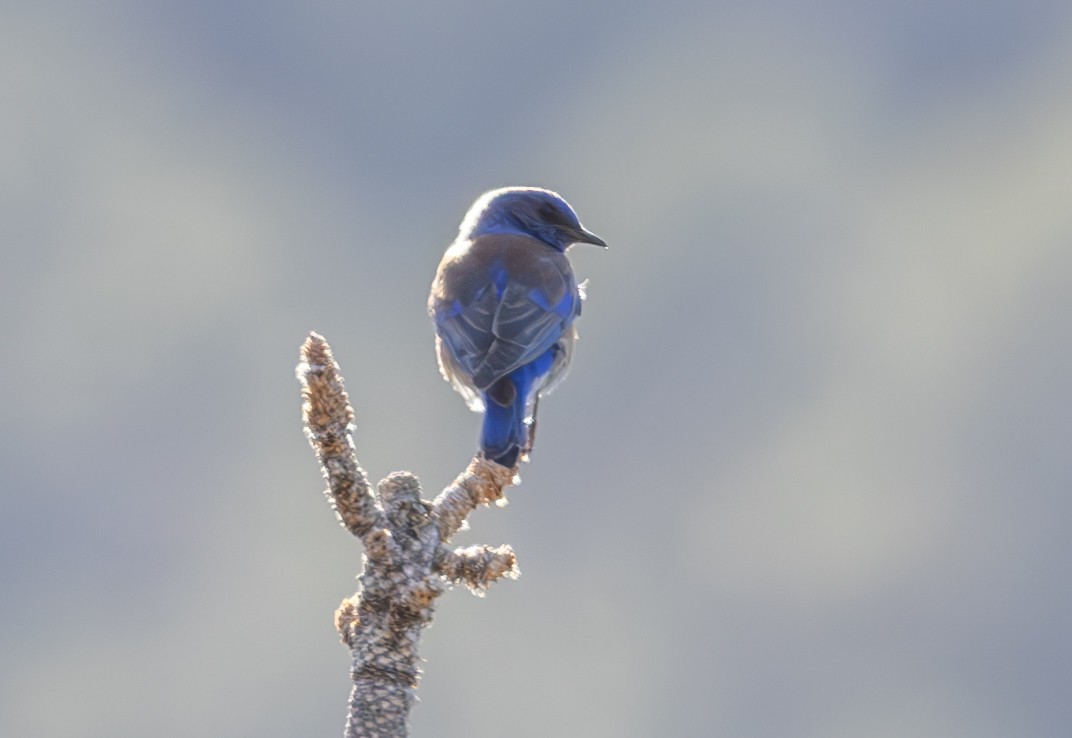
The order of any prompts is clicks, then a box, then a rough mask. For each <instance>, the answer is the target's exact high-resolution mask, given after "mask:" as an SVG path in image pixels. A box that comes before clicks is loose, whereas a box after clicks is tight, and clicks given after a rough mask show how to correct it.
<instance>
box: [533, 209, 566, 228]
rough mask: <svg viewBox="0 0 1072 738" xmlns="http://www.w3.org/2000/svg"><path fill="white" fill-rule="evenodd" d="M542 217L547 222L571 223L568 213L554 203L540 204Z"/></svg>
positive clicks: (562, 224)
mask: <svg viewBox="0 0 1072 738" xmlns="http://www.w3.org/2000/svg"><path fill="white" fill-rule="evenodd" d="M539 212H540V219H541V220H542V221H543V222H545V223H550V224H552V225H561V226H568V225H570V222H569V219H568V218H567V217H566V214H565V213H563V212H562V211H561V210H559V209H558V208H556V207H555V206H554V205H551V204H546V205H541V206H540V211H539Z"/></svg>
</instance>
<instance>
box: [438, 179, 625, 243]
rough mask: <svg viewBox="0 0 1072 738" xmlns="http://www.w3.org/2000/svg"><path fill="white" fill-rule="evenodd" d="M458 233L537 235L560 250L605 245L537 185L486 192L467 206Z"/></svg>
mask: <svg viewBox="0 0 1072 738" xmlns="http://www.w3.org/2000/svg"><path fill="white" fill-rule="evenodd" d="M459 232H460V235H461V236H462V237H463V238H469V239H472V238H476V237H477V236H481V235H484V234H486V233H518V234H522V235H525V236H532V237H533V238H538V239H539V240H541V241H543V242H544V243H546V244H547V245H548V246H550V247H552V248H555V249H558V250H559V251H565V250H566V249H567V248H569V246H570V245H571V244H575V243H591V244H595V245H596V246H603V247H606V245H607V244H606V243H605V242H604V241H603V239H602V238H600V237H599V236H597V235H596V234H594V233H592V232H591V231H589V230H587V229H585V227H584V226H582V225H581V221H580V220H579V219H578V218H577V213H575V212H573V208H571V207H570V205H569V203H568V202H566V201H565V200H563V199H562V197H561V196H560V195H558V193H555V192H552V191H551V190H545V189H541V188H539V187H503V188H502V189H498V190H491V191H490V192H485V193H484V194H483V195H481V196H480V197H479V198H477V201H476V202H475V203H473V206H472V207H471V208H469V212H468V213H466V215H465V219H464V220H462V225H461V228H460V229H459Z"/></svg>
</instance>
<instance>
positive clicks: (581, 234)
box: [575, 227, 607, 248]
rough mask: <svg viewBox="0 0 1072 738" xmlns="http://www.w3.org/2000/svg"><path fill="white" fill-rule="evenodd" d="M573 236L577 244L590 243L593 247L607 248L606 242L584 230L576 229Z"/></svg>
mask: <svg viewBox="0 0 1072 738" xmlns="http://www.w3.org/2000/svg"><path fill="white" fill-rule="evenodd" d="M575 236H576V238H577V243H590V244H592V245H594V246H602V247H603V248H607V242H606V241H604V240H603V239H602V238H600V237H599V236H597V235H596V234H594V233H592V232H591V231H587V230H585V229H584V228H583V227H581V228H578V229H577V232H576V234H575Z"/></svg>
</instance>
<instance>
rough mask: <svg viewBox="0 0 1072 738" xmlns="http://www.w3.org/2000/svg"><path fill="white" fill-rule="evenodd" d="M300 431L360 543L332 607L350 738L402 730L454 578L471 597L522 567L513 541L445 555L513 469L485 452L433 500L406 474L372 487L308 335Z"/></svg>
mask: <svg viewBox="0 0 1072 738" xmlns="http://www.w3.org/2000/svg"><path fill="white" fill-rule="evenodd" d="M298 380H299V381H300V382H301V385H302V398H303V400H304V402H303V405H302V417H303V419H304V421H305V433H306V437H307V438H308V439H309V443H310V445H312V447H313V450H314V451H315V452H316V456H317V459H319V461H320V466H321V471H322V472H323V475H324V479H325V480H327V483H328V489H327V491H326V492H325V494H326V496H327V497H328V500H329V501H330V502H331V506H332V509H334V510H335V514H336V515H337V516H338V518H339V521H340V522H341V523H342V525H343V527H345V528H346V529H347V530H348V531H350V532H351V533H352V534H354V535H355V536H357V537H359V538H360V539H361V542H362V543H363V544H364V546H365V568H364V571H362V573H361V576H360V578H359V587H360V588H359V590H358V592H357V593H355V594H354V595H352V596H350V597H347V598H346V599H345V600H343V601H342V603H341V604H340V605H339V608H338V610H337V611H336V612H335V627H336V628H337V629H338V631H339V635H340V636H341V637H342V640H343V642H344V643H345V644H346V645H347V646H349V648H350V652H351V655H352V667H351V677H352V679H353V682H354V687H353V690H352V691H351V693H350V702H349V716H348V718H347V721H346V732H345V735H346V736H347V738H366V737H372V736H405V735H407V734H408V729H407V719H408V716H409V709H410V707H411V706H412V704H413V700H414V694H415V690H416V688H417V681H418V678H419V676H420V669H419V668H418V664H419V663H420V657H419V655H418V649H417V647H418V645H419V643H420V634H421V631H422V629H423V628H424V627H425V626H427V625H428V624H430V623H431V621H432V616H433V614H434V611H435V601H436V598H438V597H439V595H440V594H442V593H443V592H444V591H445V590H446V589H447V588H448V587H449V586H450V585H451V584H453V583H461V584H465V585H466V586H467V587H469V589H470V590H471V591H473V592H474V593H475V594H479V595H483V593H484V590H486V589H487V587H488V586H489V585H490V584H491V583H492V582H494V581H496V580H498V579H501V578H517V576H518V574H519V572H518V569H517V561H516V559H515V556H514V552H513V550H512V549H511V548H510V547H509V546H499V547H497V548H492V547H490V546H470V547H469V548H459V549H456V550H454V551H451V550H450V549H449V548H447V547H446V545H444V544H446V543H447V542H448V541H449V540H450V538H451V537H452V536H453V535H454V534H455V533H457V532H458V531H459V530H460V529H462V528H463V527H464V526H465V524H466V523H465V520H466V517H467V516H468V515H469V513H471V512H472V511H473V510H474V509H475V508H476V507H477V506H478V505H486V504H489V503H491V502H496V503H498V504H500V505H502V504H504V503H505V500H506V498H505V496H504V490H505V489H506V487H508V486H509V485H511V484H514V483H516V480H517V477H516V474H517V469H506V468H505V467H502V466H500V465H498V464H496V463H494V462H492V461H488V460H487V459H484V458H483V457H481V456H477V457H476V458H474V459H473V460H472V461H471V462H470V463H469V465H468V467H467V468H466V470H465V471H464V472H462V473H461V474H460V475H458V478H457V479H455V480H454V482H453V483H452V484H451V485H450V486H449V487H447V488H446V489H445V490H444V491H443V493H442V494H440V495H439V497H437V498H436V500H435V502H428V501H427V500H423V499H421V485H420V482H419V480H418V479H417V477H415V476H414V475H413V474H410V473H409V472H394V473H392V474H390V475H388V476H387V477H386V478H385V479H383V480H382V481H381V482H380V483H379V484H378V485H377V487H376V492H375V493H373V491H372V489H371V487H370V485H369V483H368V477H367V476H366V475H365V472H364V471H363V470H362V469H361V467H360V465H359V464H358V461H357V455H356V452H355V449H354V443H353V437H352V431H353V427H354V426H353V422H354V411H353V408H351V407H350V401H349V398H348V397H347V394H346V390H345V388H344V386H343V380H342V376H341V374H340V372H339V367H338V364H336V363H335V359H334V358H333V357H332V355H331V347H330V346H328V344H327V341H325V340H324V339H323V337H321V336H319V335H317V334H316V333H311V334H309V337H308V338H307V339H306V341H305V343H304V344H303V345H302V347H301V363H300V364H299V365H298Z"/></svg>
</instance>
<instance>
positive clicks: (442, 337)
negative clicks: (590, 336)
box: [428, 187, 607, 468]
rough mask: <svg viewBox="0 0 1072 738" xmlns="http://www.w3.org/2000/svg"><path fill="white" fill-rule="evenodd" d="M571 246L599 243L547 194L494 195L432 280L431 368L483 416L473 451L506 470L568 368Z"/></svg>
mask: <svg viewBox="0 0 1072 738" xmlns="http://www.w3.org/2000/svg"><path fill="white" fill-rule="evenodd" d="M574 243H591V244H595V245H597V246H604V247H605V246H606V245H607V244H606V243H604V242H603V239H601V238H600V237H599V236H597V235H595V234H594V233H592V232H590V231H588V230H585V228H584V226H582V225H581V222H580V221H579V220H578V219H577V214H576V213H575V212H573V208H571V207H570V206H569V203H567V202H566V201H565V200H563V199H562V198H561V197H560V196H559V195H558V194H556V193H554V192H551V191H550V190H544V189H540V188H537V187H505V188H503V189H498V190H492V191H490V192H486V193H484V194H483V195H481V196H480V197H479V198H478V199H477V201H476V202H475V203H473V206H472V207H471V208H469V212H468V213H466V215H465V218H464V219H463V220H462V224H461V227H460V228H459V229H458V237H457V238H456V239H454V243H452V244H451V245H450V247H449V248H448V249H447V252H446V254H444V255H443V260H442V261H441V262H440V264H439V269H438V270H436V276H435V280H434V281H433V282H432V294H431V295H430V296H429V298H428V313H429V315H431V316H432V320H433V322H434V323H435V331H436V354H437V355H438V358H439V370H440V372H442V374H443V378H444V379H446V380H447V381H449V382H450V383H451V384H453V385H454V389H456V390H457V391H458V392H459V393H460V394H461V395H462V397H463V398H465V401H466V402H467V403H468V405H469V408H470V409H471V410H473V411H475V412H480V411H481V410H483V411H484V426H483V429H482V431H481V436H480V448H481V450H482V452H483V454H484V456H485V457H486V458H488V459H491V460H492V461H495V462H496V463H498V464H501V465H502V466H505V467H507V468H513V467H514V465H515V464H516V463H517V460H518V458H519V457H520V458H521V459H524V460H527V459H528V453H529V451H530V450H531V448H532V442H533V439H534V437H535V433H536V404H537V401H538V400H539V398H540V396H541V395H545V394H547V393H548V392H550V391H551V390H552V389H553V388H554V387H555V385H557V384H558V383H559V382H560V381H561V380H562V378H563V377H564V376H565V375H566V371H567V370H568V369H569V363H570V357H571V355H572V353H573V343H574V341H576V339H577V332H576V330H575V329H574V327H573V321H574V320H575V319H576V318H577V316H578V315H580V314H581V300H582V299H583V297H584V295H583V292H582V290H581V288H579V287H578V285H577V280H576V279H575V278H574V276H573V268H572V267H571V266H570V262H569V259H567V258H566V254H565V252H566V249H567V248H569V247H570V246H571V245H572V244H574ZM582 287H583V285H582Z"/></svg>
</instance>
